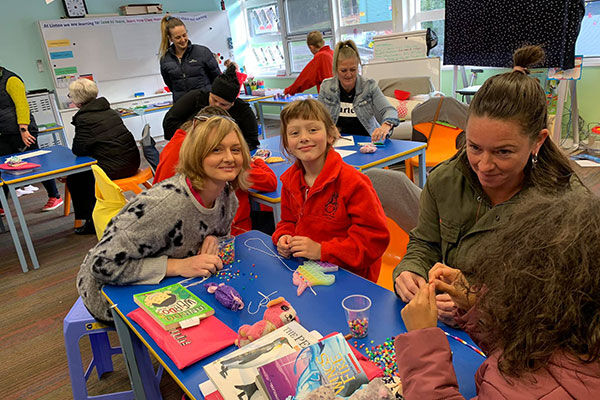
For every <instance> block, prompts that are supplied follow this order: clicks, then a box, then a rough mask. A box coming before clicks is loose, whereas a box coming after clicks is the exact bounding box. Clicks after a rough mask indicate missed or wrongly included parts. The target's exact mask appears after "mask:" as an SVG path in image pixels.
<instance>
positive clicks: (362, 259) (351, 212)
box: [272, 150, 390, 282]
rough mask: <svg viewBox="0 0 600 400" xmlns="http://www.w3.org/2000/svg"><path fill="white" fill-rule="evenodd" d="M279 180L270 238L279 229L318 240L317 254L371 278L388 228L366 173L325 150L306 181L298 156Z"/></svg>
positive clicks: (376, 271)
mask: <svg viewBox="0 0 600 400" xmlns="http://www.w3.org/2000/svg"><path fill="white" fill-rule="evenodd" d="M281 182H282V183H283V188H282V191H281V221H280V222H279V223H278V224H277V227H276V229H275V232H274V233H273V236H272V240H273V243H274V244H275V245H277V241H278V240H279V238H280V237H281V236H282V235H292V236H307V237H309V238H311V239H312V240H314V241H315V242H318V243H320V244H321V260H323V261H327V262H330V263H334V264H337V265H339V266H340V267H343V268H346V269H348V270H350V271H351V272H354V273H355V274H357V275H360V276H362V277H364V278H367V279H369V280H370V281H372V282H377V278H378V277H379V270H380V268H381V256H382V255H383V252H384V251H385V249H386V248H387V246H388V243H389V241H390V234H389V232H388V229H387V225H386V217H385V214H384V212H383V208H382V207H381V203H380V202H379V198H378V197H377V194H376V193H375V190H374V189H373V185H372V184H371V181H370V180H369V178H368V177H367V176H366V175H364V174H363V173H361V172H359V171H357V170H356V169H355V168H354V167H351V166H350V165H348V164H346V163H345V162H344V161H343V160H342V157H340V155H339V154H338V153H337V152H336V151H335V150H330V151H329V153H328V154H327V158H326V159H325V165H324V166H323V169H322V170H321V173H320V174H319V176H318V177H317V179H316V180H315V183H314V184H313V186H312V187H309V186H308V185H307V184H306V181H305V179H304V170H303V169H302V167H301V165H300V164H299V163H298V162H296V163H295V164H294V165H292V166H291V167H290V168H289V169H288V170H287V171H285V172H284V173H283V174H282V175H281ZM305 195H306V199H305Z"/></svg>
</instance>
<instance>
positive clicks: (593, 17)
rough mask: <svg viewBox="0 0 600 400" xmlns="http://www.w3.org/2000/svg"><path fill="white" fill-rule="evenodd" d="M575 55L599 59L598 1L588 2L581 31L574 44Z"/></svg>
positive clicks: (599, 18) (599, 10) (599, 26)
mask: <svg viewBox="0 0 600 400" xmlns="http://www.w3.org/2000/svg"><path fill="white" fill-rule="evenodd" d="M575 54H578V55H583V56H585V57H600V1H593V2H592V1H588V2H586V5H585V15H584V17H583V21H581V30H580V31H579V36H578V37H577V42H576V43H575Z"/></svg>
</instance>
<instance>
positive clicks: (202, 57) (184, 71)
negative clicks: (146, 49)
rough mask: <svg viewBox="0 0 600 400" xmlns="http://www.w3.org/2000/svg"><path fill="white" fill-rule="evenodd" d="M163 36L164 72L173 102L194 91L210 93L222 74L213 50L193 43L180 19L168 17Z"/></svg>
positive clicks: (161, 71)
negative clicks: (214, 82)
mask: <svg viewBox="0 0 600 400" xmlns="http://www.w3.org/2000/svg"><path fill="white" fill-rule="evenodd" d="M160 33H161V42H160V50H159V53H160V73H161V75H162V77H163V80H164V81H165V84H166V85H167V87H168V88H169V90H170V91H171V92H172V93H173V103H175V102H176V101H177V100H179V98H180V97H181V96H183V95H184V94H185V93H186V92H188V91H189V90H191V89H202V90H205V91H209V90H210V87H211V85H212V83H213V81H214V80H215V78H216V77H217V76H219V75H220V74H221V70H220V69H219V64H218V63H217V60H216V59H215V57H214V56H213V53H212V51H210V49H209V48H208V47H206V46H202V45H199V44H192V42H191V41H190V40H189V39H188V35H187V29H186V28H185V24H184V23H183V21H181V20H180V19H179V18H177V17H173V16H171V15H168V14H167V15H165V16H164V17H163V19H162V20H161V22H160ZM169 44H170V45H169Z"/></svg>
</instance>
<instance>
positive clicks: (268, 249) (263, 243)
mask: <svg viewBox="0 0 600 400" xmlns="http://www.w3.org/2000/svg"><path fill="white" fill-rule="evenodd" d="M251 240H258V241H259V242H260V243H262V245H263V246H265V249H267V251H265V250H263V249H259V248H258V247H254V246H250V245H249V244H248V242H249V241H251ZM244 246H246V247H247V248H248V249H251V250H256V251H258V252H260V253H263V254H266V255H268V256H269V257H275V258H276V259H278V260H279V261H280V262H281V263H282V264H283V266H284V267H286V268H287V269H288V270H290V271H292V272H294V271H295V270H294V269H292V268H290V267H288V265H287V264H286V263H285V262H284V261H283V257H281V256H280V255H279V254H277V253H275V252H274V251H273V249H272V248H271V247H270V246H267V244H266V243H265V242H263V240H262V239H259V238H250V239H246V240H245V241H244Z"/></svg>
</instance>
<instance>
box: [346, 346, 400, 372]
mask: <svg viewBox="0 0 600 400" xmlns="http://www.w3.org/2000/svg"><path fill="white" fill-rule="evenodd" d="M371 342H372V341H371ZM361 346H362V345H361ZM355 347H356V345H355ZM364 350H365V353H366V355H367V357H368V358H369V359H370V360H371V361H373V362H374V363H375V364H377V365H378V366H379V368H381V369H382V370H383V373H384V375H385V376H399V375H398V366H397V364H396V350H395V349H394V337H391V338H387V339H386V340H385V342H383V344H380V345H378V346H371V348H369V347H368V346H365V348H364Z"/></svg>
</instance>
